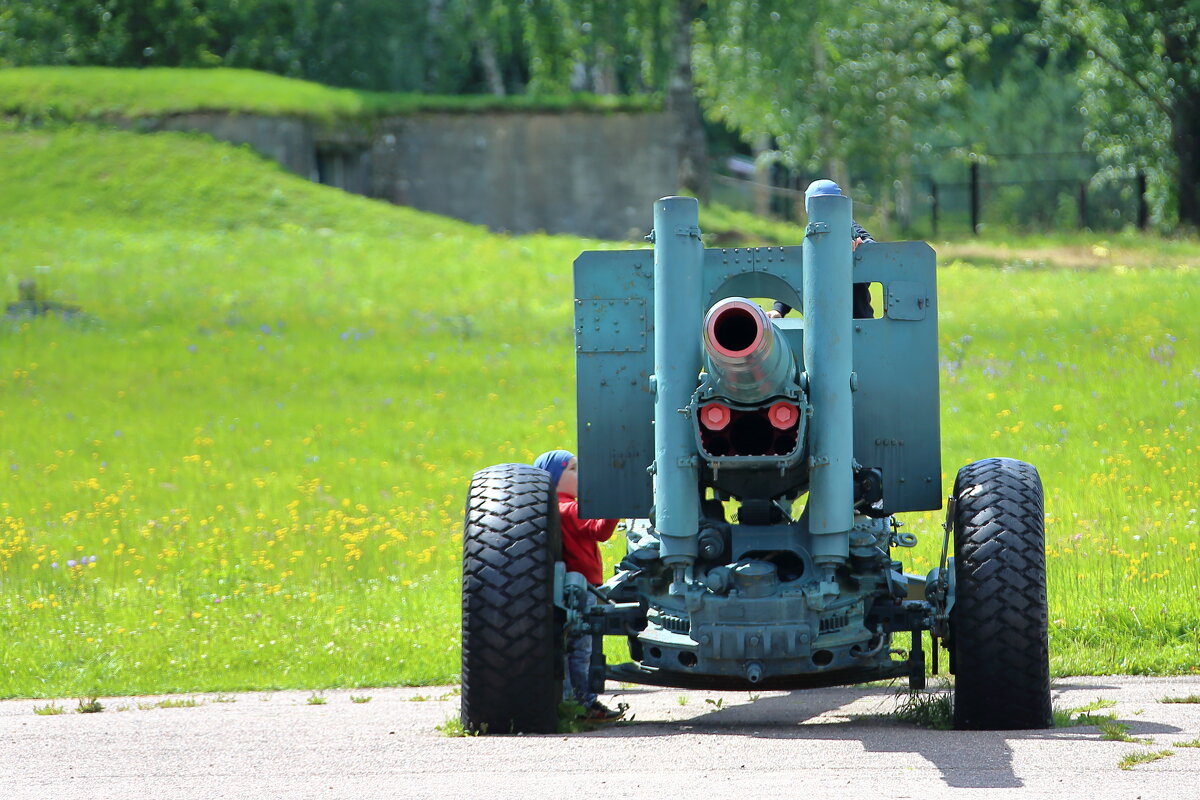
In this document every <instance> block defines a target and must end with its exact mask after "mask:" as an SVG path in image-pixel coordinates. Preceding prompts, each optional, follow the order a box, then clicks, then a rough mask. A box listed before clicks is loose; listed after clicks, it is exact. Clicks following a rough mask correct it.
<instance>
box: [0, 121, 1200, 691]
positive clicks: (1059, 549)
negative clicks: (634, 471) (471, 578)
mask: <svg viewBox="0 0 1200 800" xmlns="http://www.w3.org/2000/svg"><path fill="white" fill-rule="evenodd" d="M0 207H3V208H5V210H6V213H5V215H4V217H3V218H2V219H0V242H3V247H2V250H0V252H2V253H3V270H2V274H3V275H4V279H5V283H4V288H3V292H4V294H5V296H6V299H7V300H9V301H11V300H15V299H16V295H17V283H18V281H20V280H22V279H27V278H32V279H35V280H37V281H38V285H39V286H40V287H41V288H42V289H43V290H44V291H45V292H46V293H47V296H48V299H51V300H55V301H58V302H63V303H75V304H78V305H79V306H81V307H82V313H81V314H79V315H76V316H74V317H71V318H66V319H64V318H60V317H56V316H50V317H47V318H44V319H34V320H18V321H7V322H5V323H3V324H2V325H0V360H2V361H0V430H2V431H3V437H2V439H0V452H2V453H3V456H4V458H3V477H0V481H2V483H3V488H2V490H0V520H2V522H0V627H2V628H3V630H5V632H6V634H5V640H6V641H5V648H4V651H3V652H4V655H3V657H0V696H61V695H82V694H92V693H100V694H123V693H144V692H161V691H171V690H177V691H228V690H234V689H251V688H267V687H305V688H322V687H330V686H368V685H381V684H396V683H423V682H439V681H448V680H452V679H453V678H454V676H455V673H456V671H457V655H458V644H457V617H458V547H459V536H458V527H459V525H460V509H461V505H462V500H463V495H464V490H465V486H466V482H467V480H468V478H469V476H470V474H471V472H472V471H474V470H475V469H477V468H479V467H481V466H484V465H487V464H490V463H495V462H499V461H506V460H528V459H530V458H531V457H532V456H533V455H534V454H536V453H537V452H538V451H540V450H542V449H546V448H550V447H555V446H560V445H562V446H568V447H570V446H572V445H573V439H574V436H573V431H572V428H573V422H572V420H573V411H574V396H573V395H574V389H573V386H572V382H571V378H570V375H571V372H572V346H571V322H570V319H571V304H570V297H571V289H570V263H571V261H572V259H573V258H574V257H575V255H576V254H577V253H578V252H579V251H580V250H581V249H585V248H588V247H593V246H596V243H593V242H586V241H583V240H580V239H576V238H571V237H548V236H522V237H507V236H496V235H491V234H488V233H487V232H486V231H483V230H482V229H479V228H476V227H472V226H468V225H464V224H462V223H458V222H454V221H450V220H446V219H442V218H438V217H433V216H430V215H427V214H421V213H418V212H414V211H411V210H408V209H403V208H395V207H390V206H387V205H385V204H381V203H376V202H372V201H369V200H366V199H363V198H358V197H352V196H348V195H346V194H344V193H341V192H338V191H336V190H331V189H328V188H325V187H321V186H317V185H313V184H309V183H307V182H305V181H303V180H300V179H298V178H294V177H292V176H289V175H287V174H285V173H283V172H281V171H280V170H279V169H277V168H276V167H274V166H273V165H271V164H269V163H266V162H263V161H262V160H260V159H259V158H257V157H256V156H254V155H253V154H251V153H249V152H247V151H245V150H240V149H235V148H230V147H226V146H222V145H217V144H213V143H211V142H208V141H205V140H203V139H201V138H198V137H192V136H183V135H152V136H138V135H135V134H126V133H106V132H98V131H93V130H89V129H86V128H67V129H62V130H53V131H41V132H39V131H20V130H7V131H4V132H0ZM1008 246H1009V245H1004V244H1000V243H992V244H988V243H984V244H979V243H975V242H970V243H951V244H947V245H945V246H940V247H939V249H940V250H941V251H942V252H943V256H944V257H943V259H942V263H943V268H942V269H941V271H940V277H939V280H940V282H941V286H940V298H941V310H942V316H941V339H942V343H943V349H942V360H943V366H944V372H943V383H942V407H943V425H944V430H943V452H944V469H945V472H946V483H947V484H949V483H950V482H951V481H952V480H953V473H954V471H955V470H956V469H957V467H958V466H959V465H961V464H963V463H965V462H967V461H969V460H972V459H974V458H980V457H985V456H989V455H1008V456H1014V457H1017V458H1024V459H1026V460H1029V461H1032V462H1034V463H1036V464H1037V465H1038V466H1039V467H1040V469H1041V472H1042V475H1043V478H1044V480H1045V483H1046V486H1047V513H1048V546H1049V556H1050V557H1049V567H1050V587H1051V588H1050V601H1051V621H1052V625H1051V636H1052V641H1051V645H1052V651H1053V664H1052V667H1053V669H1054V671H1055V672H1056V673H1058V674H1072V673H1074V674H1078V673H1094V672H1140V673H1152V672H1177V671H1187V670H1190V669H1193V668H1194V665H1196V664H1197V663H1200V640H1198V634H1197V630H1200V625H1198V624H1197V621H1198V619H1197V618H1198V616H1200V614H1198V612H1197V611H1196V597H1197V588H1196V587H1197V586H1198V585H1200V553H1197V548H1198V546H1200V531H1198V527H1200V521H1198V519H1200V514H1198V512H1197V508H1198V506H1200V464H1198V462H1197V452H1196V448H1197V445H1196V444H1195V438H1196V434H1197V429H1196V428H1197V426H1196V419H1197V415H1198V414H1200V408H1198V407H1197V406H1198V403H1197V396H1198V390H1200V348H1198V347H1197V344H1196V336H1195V333H1194V331H1195V325H1194V309H1195V308H1196V305H1197V296H1196V295H1197V288H1196V285H1197V281H1196V275H1197V271H1196V270H1197V268H1198V266H1200V245H1197V244H1196V243H1195V242H1164V241H1162V240H1159V239H1155V238H1151V237H1141V236H1135V235H1128V236H1120V237H1109V238H1108V239H1107V240H1106V241H1104V242H1101V241H1100V240H1099V238H1096V237H1086V236H1083V235H1079V236H1072V237H1062V238H1058V239H1053V240H1044V241H1027V242H1022V243H1019V244H1018V245H1015V247H1016V249H1015V250H1012V251H1006V250H1004V249H1003V248H1004V247H1008ZM1026 250H1028V251H1029V252H1031V253H1033V254H1035V257H1033V258H1029V257H1028V256H1027V255H1026V254H1025V251H1026ZM968 251H970V252H968ZM1125 253H1128V254H1129V255H1128V257H1125V255H1124V254H1125ZM968 256H969V257H968ZM1060 263H1065V264H1066V265H1067V266H1068V267H1069V268H1059V264H1060ZM908 522H909V527H908V530H911V531H914V532H917V533H919V534H920V533H924V534H925V537H924V540H923V542H922V543H921V544H920V545H919V546H918V548H917V549H916V550H914V551H913V552H912V553H911V557H908V558H906V559H905V560H906V565H907V566H908V567H909V568H910V569H914V570H916V571H924V570H925V569H927V568H928V566H929V564H930V561H931V560H932V559H933V558H936V552H937V550H938V547H939V546H940V530H939V529H938V527H937V523H938V522H940V519H939V515H937V514H927V515H911V517H910V518H909V520H908ZM619 549H620V543H618V542H614V543H612V544H610V545H609V546H608V548H607V555H608V557H609V558H610V559H611V558H613V557H616V555H617V553H618V552H619ZM901 555H904V556H907V555H909V554H905V553H902V554H901ZM72 564H73V565H72Z"/></svg>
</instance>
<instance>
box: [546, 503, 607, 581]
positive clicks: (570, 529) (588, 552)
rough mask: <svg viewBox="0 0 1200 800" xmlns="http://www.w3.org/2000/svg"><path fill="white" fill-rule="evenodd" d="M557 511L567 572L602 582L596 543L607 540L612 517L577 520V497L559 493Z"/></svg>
mask: <svg viewBox="0 0 1200 800" xmlns="http://www.w3.org/2000/svg"><path fill="white" fill-rule="evenodd" d="M558 513H559V516H560V517H561V518H562V539H563V561H564V562H565V563H566V565H567V571H568V572H579V573H582V574H583V577H585V578H587V581H588V583H590V584H592V585H593V586H599V585H600V584H601V583H603V582H604V565H603V564H602V563H601V561H600V547H599V545H598V544H597V543H598V542H607V541H608V540H609V539H611V538H612V535H613V531H615V530H616V529H617V522H618V520H615V519H580V518H579V500H577V499H576V498H574V497H572V496H571V495H569V494H563V493H562V492H559V493H558Z"/></svg>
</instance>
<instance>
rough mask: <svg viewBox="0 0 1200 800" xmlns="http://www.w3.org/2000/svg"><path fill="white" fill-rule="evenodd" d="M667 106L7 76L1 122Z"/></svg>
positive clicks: (242, 76)
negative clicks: (216, 113)
mask: <svg viewBox="0 0 1200 800" xmlns="http://www.w3.org/2000/svg"><path fill="white" fill-rule="evenodd" d="M658 106H661V101H660V100H659V99H658V98H656V97H654V96H651V95H633V96H617V95H591V94H582V93H580V94H570V95H562V96H537V95H515V96H511V97H496V96H495V95H426V94H415V93H408V94H404V93H389V92H369V91H363V90H360V89H338V88H333V87H329V86H323V85H321V84H317V83H312V82H311V81H303V80H298V79H295V78H284V77H281V76H279V75H272V74H269V73H266V72H255V71H252V70H245V69H228V68H218V69H176V68H147V69H119V68H114V67H20V68H9V69H0V114H8V115H14V116H21V117H25V118H28V119H34V120H43V119H56V120H68V121H71V120H90V119H96V118H98V117H104V116H107V115H117V116H128V117H137V116H156V115H162V114H178V113H187V112H197V111H228V112H233V113H249V114H277V115H288V116H299V117H307V118H310V119H314V120H334V119H339V118H347V117H360V118H362V117H371V116H374V115H383V114H408V113H413V112H417V111H457V112H477V111H513V110H537V111H551V112H553V111H600V112H607V111H625V110H631V109H637V110H645V109H649V108H655V107H658Z"/></svg>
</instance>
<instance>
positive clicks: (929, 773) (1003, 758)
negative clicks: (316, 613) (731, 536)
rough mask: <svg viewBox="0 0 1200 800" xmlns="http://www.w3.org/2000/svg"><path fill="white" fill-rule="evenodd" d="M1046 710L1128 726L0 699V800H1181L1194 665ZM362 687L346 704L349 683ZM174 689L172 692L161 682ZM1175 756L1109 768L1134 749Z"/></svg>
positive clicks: (692, 712)
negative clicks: (600, 718)
mask: <svg viewBox="0 0 1200 800" xmlns="http://www.w3.org/2000/svg"><path fill="white" fill-rule="evenodd" d="M1054 694H1055V705H1056V707H1058V708H1073V707H1078V706H1083V705H1085V704H1088V703H1092V702H1093V701H1096V700H1111V701H1114V702H1115V703H1116V705H1115V706H1113V707H1112V708H1108V709H1104V710H1103V711H1102V712H1100V713H1112V714H1115V715H1116V717H1117V718H1118V720H1120V721H1121V722H1122V723H1124V724H1125V725H1127V726H1128V730H1129V733H1130V734H1131V735H1133V736H1135V737H1137V738H1138V739H1144V740H1146V741H1145V742H1144V743H1142V742H1122V741H1110V740H1105V739H1103V738H1102V736H1101V733H1100V732H1099V731H1098V730H1097V729H1096V727H1094V726H1085V727H1072V728H1060V729H1055V730H1050V731H1017V732H995V733H993V732H955V731H934V730H926V729H922V728H917V727H914V726H912V725H908V724H904V723H900V722H898V721H896V720H895V719H894V718H891V717H889V716H888V714H889V712H890V711H891V710H892V709H893V708H894V706H895V702H896V698H895V690H894V689H889V688H849V689H820V690H808V691H802V692H790V693H789V692H763V693H762V694H761V695H758V696H757V697H756V696H753V695H746V694H741V693H725V692H704V691H681V690H677V689H643V688H632V689H626V690H622V691H620V692H618V693H616V696H615V697H614V698H613V699H614V701H621V702H625V703H628V704H629V706H630V709H629V711H630V714H631V715H632V719H631V720H630V721H628V722H624V723H619V724H613V725H609V726H607V727H604V728H601V729H598V730H594V731H591V732H588V733H583V734H574V735H558V736H489V737H477V738H452V737H449V736H447V735H445V734H444V733H443V732H441V731H439V730H438V729H437V728H438V726H439V725H442V724H443V723H445V722H446V721H447V719H450V718H454V717H456V716H457V713H458V697H457V694H456V690H455V689H454V687H426V688H421V689H369V690H359V691H354V692H328V693H325V695H324V697H325V699H326V703H325V704H323V705H311V704H309V703H308V698H309V696H310V693H307V692H271V693H262V694H253V693H252V694H238V695H228V696H213V695H197V696H195V697H194V698H190V699H194V700H195V702H196V705H195V706H190V707H173V708H172V707H166V708H164V707H160V706H159V705H157V704H158V702H159V701H161V700H163V699H164V698H161V697H154V698H145V697H139V698H101V702H102V703H103V704H104V706H105V709H104V711H103V712H101V713H97V714H79V713H76V712H75V707H76V705H77V703H76V701H75V700H74V699H71V700H63V701H58V703H57V705H60V706H62V707H63V708H64V709H65V710H66V713H64V714H61V715H57V716H41V715H35V714H34V713H33V710H34V707H35V706H45V705H47V702H46V701H33V700H9V701H4V702H0V798H2V799H3V800H19V799H20V798H38V799H39V800H43V799H44V798H53V800H72V799H73V798H89V800H95V799H96V798H160V797H161V798H374V797H396V798H439V799H440V798H472V799H475V798H488V799H489V800H490V799H491V798H539V800H541V799H545V800H552V799H553V798H567V797H573V798H575V797H580V796H590V797H604V796H616V797H630V798H638V799H639V800H641V799H642V798H663V799H664V800H667V798H669V799H670V800H690V799H691V798H703V800H714V798H717V797H722V798H724V797H732V798H735V800H753V798H752V796H750V795H746V794H745V793H746V792H752V793H754V794H755V795H759V796H772V797H788V798H794V797H804V796H805V795H807V794H812V793H815V792H821V793H822V794H823V796H824V797H825V798H868V797H870V798H922V800H929V798H940V797H964V796H969V797H973V798H978V797H992V796H1013V795H1019V796H1021V797H1030V798H1072V799H1073V800H1074V799H1075V798H1088V799H1089V800H1107V799H1108V798H1131V799H1132V798H1146V799H1147V800H1174V799H1175V798H1179V800H1198V798H1200V748H1197V747H1178V746H1177V743H1178V742H1181V741H1189V740H1196V739H1198V738H1200V704H1177V703H1176V704H1167V703H1163V702H1161V699H1162V698H1164V697H1180V696H1188V695H1200V676H1192V677H1185V678H1124V677H1122V678H1113V677H1101V678H1068V679H1064V680H1062V681H1059V682H1058V683H1057V684H1056V686H1055V690H1054ZM351 695H354V696H359V697H361V696H370V698H371V700H370V702H366V703H354V702H351V700H350V696H351ZM168 699H170V700H175V701H179V700H184V701H186V700H189V698H188V697H174V698H168ZM1166 749H1170V750H1173V751H1174V755H1171V756H1168V757H1165V758H1162V759H1160V760H1157V761H1154V762H1151V763H1145V764H1141V765H1138V766H1135V767H1133V768H1132V769H1129V770H1123V769H1121V768H1120V767H1119V766H1118V763H1119V762H1120V761H1121V759H1122V758H1123V757H1125V756H1127V755H1130V754H1134V753H1148V752H1153V751H1161V750H1166Z"/></svg>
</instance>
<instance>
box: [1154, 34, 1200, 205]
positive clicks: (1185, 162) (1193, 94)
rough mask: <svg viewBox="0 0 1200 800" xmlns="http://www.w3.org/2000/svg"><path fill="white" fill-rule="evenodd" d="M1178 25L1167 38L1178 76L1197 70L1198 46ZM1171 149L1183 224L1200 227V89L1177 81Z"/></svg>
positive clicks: (1166, 50)
mask: <svg viewBox="0 0 1200 800" xmlns="http://www.w3.org/2000/svg"><path fill="white" fill-rule="evenodd" d="M1185 37H1186V34H1184V33H1183V32H1182V31H1181V30H1179V28H1178V27H1176V26H1168V27H1167V30H1166V32H1165V33H1164V36H1163V39H1164V41H1163V45H1164V47H1163V49H1164V51H1165V54H1166V56H1167V59H1168V60H1169V61H1170V62H1171V63H1173V64H1174V65H1176V66H1177V67H1178V72H1177V74H1178V75H1183V74H1185V73H1186V72H1187V71H1188V70H1189V69H1191V70H1194V69H1195V68H1196V60H1197V59H1196V55H1195V52H1194V47H1195V45H1194V44H1192V43H1190V42H1188V41H1187V39H1186V38H1185ZM1171 95H1172V100H1171V147H1172V149H1173V150H1174V151H1175V158H1176V159H1178V161H1179V174H1178V175H1176V176H1175V185H1176V187H1177V189H1176V190H1177V191H1178V192H1179V221H1180V222H1181V223H1182V224H1184V225H1187V226H1190V227H1192V228H1200V86H1197V85H1196V84H1195V83H1194V82H1190V81H1186V80H1184V81H1177V83H1176V85H1175V88H1174V90H1173V91H1172V92H1171Z"/></svg>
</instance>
